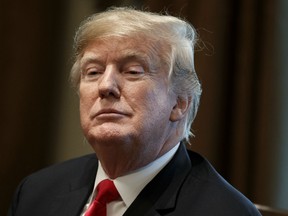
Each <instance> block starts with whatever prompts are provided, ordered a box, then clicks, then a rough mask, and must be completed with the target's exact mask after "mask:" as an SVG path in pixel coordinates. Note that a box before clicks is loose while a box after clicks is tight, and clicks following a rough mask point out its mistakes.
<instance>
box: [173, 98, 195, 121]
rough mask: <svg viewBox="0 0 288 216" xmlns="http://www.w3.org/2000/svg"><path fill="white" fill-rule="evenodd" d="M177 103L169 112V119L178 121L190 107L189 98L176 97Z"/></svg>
mask: <svg viewBox="0 0 288 216" xmlns="http://www.w3.org/2000/svg"><path fill="white" fill-rule="evenodd" d="M176 102H177V103H176V104H175V106H174V107H173V109H172V111H171V114H170V121H172V122H175V121H180V120H181V119H183V118H184V117H185V116H186V113H187V112H188V109H189V107H190V102H191V98H190V97H187V98H179V97H178V98H177V101H176Z"/></svg>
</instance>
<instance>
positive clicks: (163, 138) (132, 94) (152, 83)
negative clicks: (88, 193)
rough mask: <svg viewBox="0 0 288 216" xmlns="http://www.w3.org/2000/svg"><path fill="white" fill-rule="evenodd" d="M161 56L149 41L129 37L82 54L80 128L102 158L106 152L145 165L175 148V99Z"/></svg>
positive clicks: (98, 44)
mask: <svg viewBox="0 0 288 216" xmlns="http://www.w3.org/2000/svg"><path fill="white" fill-rule="evenodd" d="M148 47H149V48H148ZM152 53H153V54H152ZM158 54H159V53H157V50H156V48H155V45H152V44H149V42H148V41H145V40H140V39H137V40H136V39H133V40H131V39H129V38H122V39H116V38H110V40H95V41H94V42H91V43H90V44H89V45H88V46H87V47H86V49H85V50H84V53H83V57H82V58H81V61H80V64H81V80H80V87H79V92H80V116H81V124H82V128H83V131H84V134H85V136H86V138H87V139H88V141H89V143H90V144H91V145H92V147H93V148H94V150H95V152H96V154H97V153H98V154H97V155H98V157H100V158H101V155H99V154H103V152H105V151H103V149H106V148H107V149H109V152H110V153H111V154H112V151H113V152H114V154H115V155H117V154H119V157H120V156H121V157H122V159H124V160H125V157H126V158H127V160H128V158H129V160H130V161H131V163H132V162H133V163H135V162H136V163H139V164H138V165H136V166H142V165H145V164H147V163H149V162H150V161H152V160H154V159H155V158H157V157H158V156H159V155H160V154H162V153H163V151H167V149H169V148H171V143H170V142H171V136H172V131H174V130H175V125H173V123H174V121H173V120H171V111H172V110H173V107H174V106H175V104H176V103H177V97H176V96H175V95H174V94H173V93H172V92H171V91H170V90H169V86H168V75H167V68H165V67H162V66H161V64H160V62H161V60H160V58H159V57H158V56H159V55H158ZM174 144H175V143H174ZM169 145H170V146H169ZM165 148H166V149H165ZM120 154H121V155H120ZM115 155H114V156H115ZM115 157H117V156H115Z"/></svg>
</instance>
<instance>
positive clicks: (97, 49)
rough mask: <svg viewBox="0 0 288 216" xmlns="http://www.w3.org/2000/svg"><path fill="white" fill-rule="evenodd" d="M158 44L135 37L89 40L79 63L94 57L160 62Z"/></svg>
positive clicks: (105, 59)
mask: <svg viewBox="0 0 288 216" xmlns="http://www.w3.org/2000/svg"><path fill="white" fill-rule="evenodd" d="M159 46H160V45H159V44H157V43H156V42H154V41H152V40H148V39H146V38H137V37H135V38H134V37H123V38H122V37H121V38H119V37H109V38H105V39H95V40H93V41H91V42H90V43H89V44H88V45H87V46H86V48H85V49H84V51H83V55H82V58H81V60H80V61H81V64H82V63H85V62H87V61H90V60H93V59H96V60H99V61H102V60H103V61H107V60H109V59H112V60H113V61H121V60H123V59H124V60H125V59H136V60H140V61H144V62H146V63H149V64H153V65H157V64H159V63H160V58H159V56H161V49H160V47H159Z"/></svg>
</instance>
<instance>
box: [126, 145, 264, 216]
mask: <svg viewBox="0 0 288 216" xmlns="http://www.w3.org/2000/svg"><path fill="white" fill-rule="evenodd" d="M132 215H137V216H141V215H143V216H144V215H145V216H159V215H167V216H168V215H169V216H179V215H181V216H186V215H187V216H188V215H195V216H209V215H215V216H216V215H217V216H231V215H233V216H240V215H241V216H244V215H247V216H248V215H255V216H259V215H260V213H259V212H258V210H257V209H256V208H255V206H254V205H253V204H252V203H251V202H250V201H249V200H248V199H247V198H246V197H244V196H243V195H242V194H241V193H240V192H239V191H237V190H236V189H235V188H233V187H232V186H231V185H230V184H229V183H228V182H226V181H225V180H224V179H223V178H222V177H221V176H220V175H219V174H218V173H217V172H216V171H215V169H214V168H213V167H212V166H211V165H210V163H209V162H208V161H207V160H206V159H204V158H203V157H202V156H200V155H199V154H197V153H195V152H191V151H188V152H187V150H186V148H185V146H184V145H183V144H182V145H181V146H180V147H179V149H178V151H177V152H176V155H175V156H174V158H173V159H172V160H171V161H170V162H169V163H168V165H167V166H166V167H165V168H164V169H163V170H162V171H161V172H160V173H159V174H158V175H157V176H156V177H155V178H154V179H153V180H152V181H151V182H150V183H149V184H148V185H147V186H146V187H145V188H144V189H143V191H142V192H141V193H140V194H139V196H138V197H137V198H136V200H135V201H134V202H133V203H132V205H131V206H130V207H129V208H128V210H127V212H126V213H125V214H124V216H132Z"/></svg>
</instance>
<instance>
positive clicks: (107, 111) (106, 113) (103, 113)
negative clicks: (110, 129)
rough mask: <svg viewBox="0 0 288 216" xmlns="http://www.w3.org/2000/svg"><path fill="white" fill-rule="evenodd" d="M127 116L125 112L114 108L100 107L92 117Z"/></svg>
mask: <svg viewBox="0 0 288 216" xmlns="http://www.w3.org/2000/svg"><path fill="white" fill-rule="evenodd" d="M123 116H128V114H127V113H125V112H122V111H120V110H116V109H101V110H99V111H98V112H97V113H96V114H95V115H94V116H93V117H94V118H119V117H123Z"/></svg>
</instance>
